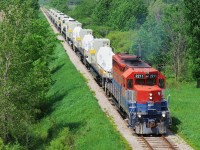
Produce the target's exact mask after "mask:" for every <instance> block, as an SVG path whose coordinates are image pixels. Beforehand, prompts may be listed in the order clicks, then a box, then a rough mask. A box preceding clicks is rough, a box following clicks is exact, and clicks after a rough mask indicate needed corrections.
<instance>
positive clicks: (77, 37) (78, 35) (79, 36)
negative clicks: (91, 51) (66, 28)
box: [72, 27, 92, 49]
mask: <svg viewBox="0 0 200 150" xmlns="http://www.w3.org/2000/svg"><path fill="white" fill-rule="evenodd" d="M85 35H92V30H91V29H82V28H81V27H75V28H74V30H73V39H72V41H73V43H74V46H75V47H77V48H78V49H80V48H82V40H83V38H84V36H85Z"/></svg>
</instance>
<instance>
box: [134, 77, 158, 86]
mask: <svg viewBox="0 0 200 150" xmlns="http://www.w3.org/2000/svg"><path fill="white" fill-rule="evenodd" d="M135 83H136V84H137V85H148V86H153V85H156V79H136V80H135Z"/></svg>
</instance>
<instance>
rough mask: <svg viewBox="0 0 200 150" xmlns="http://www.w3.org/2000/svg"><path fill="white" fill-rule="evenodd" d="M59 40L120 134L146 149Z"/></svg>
mask: <svg viewBox="0 0 200 150" xmlns="http://www.w3.org/2000/svg"><path fill="white" fill-rule="evenodd" d="M42 12H43V14H44V15H45V17H46V18H47V20H48V22H49V24H50V25H51V27H52V29H53V30H54V32H55V33H58V34H59V32H58V30H57V29H56V28H55V27H54V25H53V24H52V23H51V21H50V20H49V18H48V17H47V15H46V14H45V10H43V9H42ZM57 38H58V39H59V40H61V41H63V42H62V45H63V47H64V49H65V51H66V53H67V55H68V56H69V58H70V60H71V62H72V63H73V64H74V66H75V67H76V69H77V70H78V71H80V72H81V73H82V74H83V76H84V77H85V78H86V79H87V81H88V86H89V87H90V89H92V90H93V91H94V93H95V97H96V98H97V100H98V103H99V106H100V107H101V109H102V110H103V111H104V112H105V113H106V114H107V116H108V117H110V118H111V120H113V122H114V124H115V125H116V128H117V130H118V131H119V132H120V134H121V135H122V136H123V137H124V138H125V139H126V140H127V141H128V143H129V145H130V146H131V147H132V149H136V150H143V149H145V148H144V147H142V144H141V143H140V142H139V140H138V136H137V135H135V134H134V133H133V131H132V130H131V129H129V128H128V127H127V122H126V121H125V120H123V118H122V117H121V116H120V115H119V113H118V112H117V110H116V109H115V108H114V107H113V106H112V104H111V102H109V100H108V98H107V97H106V95H105V93H104V91H103V89H101V88H100V87H99V85H98V84H97V83H96V82H95V80H94V79H93V77H92V75H91V74H90V73H89V72H88V70H87V69H86V67H85V66H84V65H83V64H82V63H81V62H80V59H79V57H78V56H77V55H76V54H75V53H74V51H73V50H72V49H71V47H70V46H69V45H68V44H67V43H66V42H65V40H64V38H63V37H62V36H61V35H58V36H57ZM168 138H172V139H173V140H171V141H174V140H175V141H179V142H176V146H177V147H179V149H185V150H190V149H191V148H190V147H189V146H188V145H187V144H185V143H184V141H181V140H180V138H177V137H176V136H174V135H169V136H168Z"/></svg>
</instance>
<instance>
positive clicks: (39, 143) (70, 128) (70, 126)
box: [29, 121, 86, 150]
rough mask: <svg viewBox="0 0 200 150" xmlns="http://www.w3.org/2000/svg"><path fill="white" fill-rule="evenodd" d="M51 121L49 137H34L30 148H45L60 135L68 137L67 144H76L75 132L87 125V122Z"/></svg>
mask: <svg viewBox="0 0 200 150" xmlns="http://www.w3.org/2000/svg"><path fill="white" fill-rule="evenodd" d="M51 123H52V124H51V128H49V129H48V134H47V137H46V138H44V139H42V138H41V137H34V144H33V145H30V146H29V149H31V150H35V149H45V148H47V146H48V145H50V142H51V141H53V140H55V139H56V140H58V139H59V138H60V136H62V138H66V139H65V140H67V141H66V142H67V145H69V146H71V147H72V146H73V145H74V140H75V137H74V135H75V133H76V132H77V131H78V130H79V128H80V127H82V126H85V125H86V123H85V122H69V123H64V124H63V123H56V122H54V121H52V122H51ZM66 129H67V130H66ZM61 133H62V134H61ZM61 140H62V139H61ZM65 144H66V143H65Z"/></svg>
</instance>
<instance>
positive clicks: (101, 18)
mask: <svg viewBox="0 0 200 150" xmlns="http://www.w3.org/2000/svg"><path fill="white" fill-rule="evenodd" d="M65 2H66V1H64V0H56V1H54V0H50V1H46V4H48V5H49V6H51V7H55V8H57V9H59V10H61V11H63V12H65V13H67V14H69V15H71V16H72V17H74V18H75V19H77V20H78V21H80V22H81V23H83V25H84V27H85V28H92V29H93V30H94V34H95V36H97V37H108V38H109V39H110V40H111V44H112V47H113V48H114V51H115V52H129V53H134V54H138V53H139V52H138V51H139V49H140V50H141V51H142V57H143V59H144V60H145V61H147V62H149V63H151V64H153V65H154V66H155V67H157V68H158V69H160V70H161V71H164V72H165V74H166V75H167V76H168V78H173V79H175V80H176V81H193V80H197V81H198V83H199V82H200V69H199V68H200V67H199V65H200V64H199V63H200V61H199V56H200V49H199V39H200V38H199V35H200V33H199V20H200V19H199V14H200V13H199V9H198V8H199V7H200V2H199V1H198V0H191V1H189V0H132V1H130V0H117V1H115V0H98V1H97V0H81V1H80V4H79V5H77V6H76V7H75V8H74V9H70V8H69V7H68V5H67V4H66V3H65ZM44 3H45V0H44ZM64 3H65V4H64ZM61 5H62V6H61ZM118 38H120V40H119V39H118ZM197 87H200V83H199V84H198V85H197Z"/></svg>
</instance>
